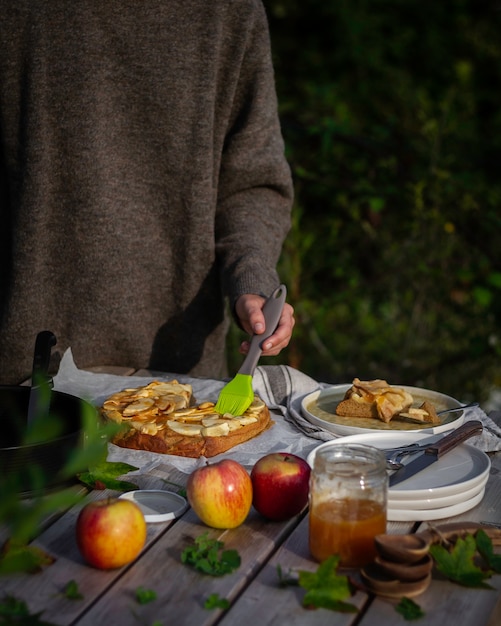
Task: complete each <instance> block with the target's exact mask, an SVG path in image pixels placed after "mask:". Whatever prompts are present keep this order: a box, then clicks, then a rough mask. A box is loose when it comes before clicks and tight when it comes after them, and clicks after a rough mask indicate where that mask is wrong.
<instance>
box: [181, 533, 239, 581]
mask: <svg viewBox="0 0 501 626" xmlns="http://www.w3.org/2000/svg"><path fill="white" fill-rule="evenodd" d="M223 548H224V544H223V542H222V541H218V540H217V539H210V538H209V534H208V532H207V533H204V534H203V535H200V536H199V537H196V538H195V540H194V543H193V545H191V546H188V547H187V548H185V549H184V550H183V552H182V554H181V562H182V563H185V564H186V565H191V566H192V567H194V568H195V569H196V570H198V571H199V572H202V573H203V574H208V575H210V576H224V575H225V574H229V573H230V572H232V571H233V570H235V569H237V568H238V567H240V562H241V560H240V555H239V554H238V552H237V551H236V550H223Z"/></svg>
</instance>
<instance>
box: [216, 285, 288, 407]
mask: <svg viewBox="0 0 501 626" xmlns="http://www.w3.org/2000/svg"><path fill="white" fill-rule="evenodd" d="M286 295H287V289H286V287H285V285H280V286H279V287H277V288H276V289H275V291H274V292H273V293H272V294H271V296H270V297H269V298H268V300H266V302H265V303H264V305H263V315H264V320H265V325H266V328H265V331H264V333H263V334H261V335H253V336H252V339H251V342H250V347H249V352H248V353H247V356H246V357H245V359H244V362H243V363H242V365H241V366H240V369H239V370H238V372H237V374H236V375H235V377H234V378H233V380H230V382H229V383H227V384H226V385H225V386H224V387H223V388H222V389H221V391H220V393H219V397H218V399H217V402H216V406H215V407H214V410H215V411H216V412H218V413H221V414H223V415H224V414H225V413H231V415H242V413H244V412H245V411H246V410H247V409H248V408H249V406H250V405H251V404H252V401H253V400H254V389H253V387H252V376H253V374H254V370H255V369H256V366H257V363H258V361H259V357H260V356H261V352H262V345H263V343H264V342H265V341H266V339H268V337H270V336H271V335H273V333H274V332H275V329H276V327H277V326H278V322H279V320H280V316H281V314H282V309H283V308H284V303H285V297H286Z"/></svg>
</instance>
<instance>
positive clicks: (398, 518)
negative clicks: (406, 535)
mask: <svg viewBox="0 0 501 626" xmlns="http://www.w3.org/2000/svg"><path fill="white" fill-rule="evenodd" d="M484 492H485V489H481V490H480V492H479V493H478V494H477V495H476V496H474V497H473V498H470V499H469V500H465V501H464V502H460V503H459V504H454V505H453V506H445V507H443V508H440V509H424V510H420V511H417V510H412V509H392V508H388V514H387V517H388V521H389V522H426V521H430V520H437V519H444V518H445V517H453V516H454V515H459V514H460V513H465V512H466V511H469V510H470V509H472V508H473V507H474V506H477V504H478V503H479V502H481V501H482V498H483V497H484Z"/></svg>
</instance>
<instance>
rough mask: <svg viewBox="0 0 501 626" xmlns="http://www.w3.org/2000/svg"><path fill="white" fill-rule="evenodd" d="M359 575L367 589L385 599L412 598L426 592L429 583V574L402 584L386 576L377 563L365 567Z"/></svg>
mask: <svg viewBox="0 0 501 626" xmlns="http://www.w3.org/2000/svg"><path fill="white" fill-rule="evenodd" d="M360 573H361V576H362V580H363V581H364V584H365V585H366V587H367V589H368V590H369V591H371V592H372V593H374V594H376V595H378V596H383V597H385V598H403V597H406V598H413V597H415V596H418V595H420V594H421V593H423V592H424V591H426V589H427V588H428V585H429V584H430V582H431V572H430V573H429V574H427V575H426V576H424V577H423V578H421V579H419V580H413V581H405V582H404V581H401V580H398V579H396V578H395V577H393V576H388V574H387V573H386V572H385V571H384V570H383V569H382V568H381V566H380V565H379V564H377V563H371V564H369V565H367V566H366V567H364V568H363V569H362V570H361V572H360Z"/></svg>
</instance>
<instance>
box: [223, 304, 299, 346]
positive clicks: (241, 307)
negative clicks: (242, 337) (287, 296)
mask: <svg viewBox="0 0 501 626" xmlns="http://www.w3.org/2000/svg"><path fill="white" fill-rule="evenodd" d="M265 302H266V299H265V298H262V297H261V296H258V295H256V294H250V293H249V294H243V295H242V296H240V297H239V298H238V300H237V301H236V303H235V313H236V315H237V317H238V319H239V321H240V324H241V326H242V328H243V329H244V330H245V331H246V332H247V333H249V335H252V334H256V335H262V334H263V333H264V331H265V321H264V316H263V310H262V309H263V305H264V303H265ZM295 323H296V320H295V319H294V309H293V308H292V306H291V305H290V304H288V303H287V302H286V303H285V304H284V308H283V310H282V315H281V316H280V320H279V322H278V326H277V328H276V330H275V332H274V333H273V335H271V336H270V337H269V338H268V339H267V340H266V342H265V343H264V345H263V346H262V348H263V352H262V354H263V356H276V355H277V354H279V352H280V351H281V350H283V349H284V348H285V347H286V346H287V345H289V341H290V339H291V336H292V330H293V328H294V324H295ZM249 345H250V342H249V341H243V342H242V343H241V344H240V349H239V351H240V352H241V353H242V354H247V352H248V351H249Z"/></svg>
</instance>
